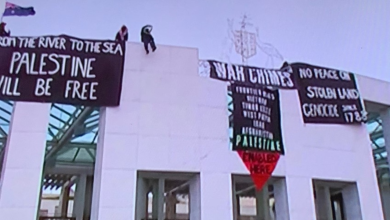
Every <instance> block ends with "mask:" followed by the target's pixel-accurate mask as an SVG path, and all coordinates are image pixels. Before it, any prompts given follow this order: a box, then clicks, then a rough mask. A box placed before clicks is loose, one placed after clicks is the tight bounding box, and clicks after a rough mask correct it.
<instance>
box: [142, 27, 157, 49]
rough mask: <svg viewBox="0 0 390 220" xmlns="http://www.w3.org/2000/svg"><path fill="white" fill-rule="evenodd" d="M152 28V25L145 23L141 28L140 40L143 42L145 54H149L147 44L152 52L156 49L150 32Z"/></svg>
mask: <svg viewBox="0 0 390 220" xmlns="http://www.w3.org/2000/svg"><path fill="white" fill-rule="evenodd" d="M152 28H153V27H152V25H145V26H143V27H142V29H141V41H142V42H143V43H144V47H145V51H146V54H149V44H150V46H151V47H152V51H153V52H154V51H155V50H156V49H157V47H156V44H155V43H154V38H153V36H152V34H151V32H152Z"/></svg>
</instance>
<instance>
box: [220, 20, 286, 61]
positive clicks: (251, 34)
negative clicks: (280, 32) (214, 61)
mask: <svg viewBox="0 0 390 220" xmlns="http://www.w3.org/2000/svg"><path fill="white" fill-rule="evenodd" d="M227 23H228V37H227V39H226V40H227V41H225V49H226V50H225V51H224V52H223V54H222V56H223V57H224V58H225V59H227V61H228V62H229V63H230V56H231V54H232V53H236V54H238V55H240V57H241V64H243V65H248V61H249V59H250V58H254V57H256V55H259V53H262V54H263V55H265V56H266V61H265V64H263V65H264V66H265V67H270V68H274V65H275V61H280V62H282V61H283V60H284V59H283V56H282V55H281V53H279V51H278V50H277V49H276V48H275V47H274V46H273V45H272V44H270V43H266V42H263V41H262V40H261V39H260V30H259V28H258V27H255V25H254V24H253V23H252V22H251V19H250V18H249V16H248V15H245V14H244V15H243V16H242V17H241V18H240V20H239V21H237V22H235V20H234V19H227ZM233 48H234V51H233ZM263 65H261V66H263Z"/></svg>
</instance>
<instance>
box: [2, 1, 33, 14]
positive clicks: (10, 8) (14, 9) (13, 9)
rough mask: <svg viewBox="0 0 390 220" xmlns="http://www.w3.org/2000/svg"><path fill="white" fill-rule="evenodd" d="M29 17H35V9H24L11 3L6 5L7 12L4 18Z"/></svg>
mask: <svg viewBox="0 0 390 220" xmlns="http://www.w3.org/2000/svg"><path fill="white" fill-rule="evenodd" d="M28 15H35V11H34V8H33V7H26V8H24V7H20V6H19V5H15V4H12V3H9V2H7V3H6V4H5V11H4V14H3V16H28Z"/></svg>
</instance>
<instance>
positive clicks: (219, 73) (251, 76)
mask: <svg viewBox="0 0 390 220" xmlns="http://www.w3.org/2000/svg"><path fill="white" fill-rule="evenodd" d="M201 68H202V70H201V72H202V74H207V75H208V76H209V77H210V78H213V79H217V80H222V81H230V82H239V83H242V84H245V85H248V86H251V85H260V86H271V87H274V88H282V89H296V88H297V87H296V83H295V79H294V77H293V76H294V75H293V74H292V71H290V70H289V68H286V69H265V68H259V67H250V66H242V65H232V64H228V63H223V62H219V61H215V60H207V61H203V63H202V64H201Z"/></svg>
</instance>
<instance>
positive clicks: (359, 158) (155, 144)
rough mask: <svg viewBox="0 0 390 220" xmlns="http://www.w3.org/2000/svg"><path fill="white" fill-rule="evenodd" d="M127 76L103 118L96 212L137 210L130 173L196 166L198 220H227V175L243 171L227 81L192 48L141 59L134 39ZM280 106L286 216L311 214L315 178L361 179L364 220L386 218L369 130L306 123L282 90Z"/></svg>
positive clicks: (102, 218) (293, 95)
mask: <svg viewBox="0 0 390 220" xmlns="http://www.w3.org/2000/svg"><path fill="white" fill-rule="evenodd" d="M123 80H124V81H123V85H124V87H123V92H122V99H121V106H120V107H118V108H107V109H106V110H105V112H104V114H102V119H101V120H102V121H103V123H101V124H100V126H103V127H101V128H100V131H101V132H100V136H99V138H100V140H99V146H100V147H99V149H98V151H100V152H104V153H98V155H99V156H98V157H97V160H96V169H95V172H97V173H95V184H99V187H94V190H95V191H94V200H95V202H96V203H95V205H93V208H92V209H93V211H92V212H93V213H96V214H95V215H94V214H92V216H95V217H96V219H99V220H106V219H107V220H108V219H112V218H113V217H114V216H115V217H116V219H121V218H124V217H125V216H128V215H134V204H135V198H134V197H135V193H136V192H135V185H136V177H135V172H136V171H137V170H153V171H156V170H160V171H184V172H200V180H199V181H200V191H199V192H198V193H200V199H199V203H200V204H199V207H200V211H201V214H200V218H199V219H202V220H208V219H210V220H211V219H215V217H217V216H218V218H222V217H223V219H233V218H232V213H233V211H232V207H233V205H232V197H231V192H232V190H231V173H236V174H247V173H248V171H247V170H246V168H245V167H244V165H243V163H242V162H241V160H240V158H239V157H238V156H237V154H236V153H235V152H233V151H231V150H230V149H229V147H228V146H229V145H228V137H229V136H228V112H227V102H226V99H227V95H226V83H223V82H219V81H215V80H212V79H208V78H202V77H200V76H198V53H197V50H196V49H191V48H179V47H169V46H161V45H160V46H159V47H158V49H157V51H156V52H155V53H152V54H150V55H146V54H145V52H144V50H143V47H142V45H141V44H135V43H128V44H127V52H126V64H125V76H124V79H123ZM364 92H365V93H366V96H367V95H368V94H367V93H369V92H370V90H365V91H364ZM368 96H369V95H368ZM281 108H282V126H283V137H284V143H285V149H286V155H285V156H283V157H281V159H280V161H279V164H278V166H277V167H276V170H275V172H274V175H275V176H283V177H286V188H287V193H288V204H289V207H288V210H289V213H290V220H298V219H299V220H306V219H307V220H312V219H314V218H315V208H314V199H313V193H312V192H313V191H312V182H311V181H312V178H315V179H324V180H337V181H350V182H357V185H358V196H359V198H360V205H361V209H362V210H361V212H362V219H378V220H382V219H383V214H382V210H381V208H380V207H381V203H380V197H379V192H378V188H377V187H376V186H377V183H376V176H375V167H374V163H373V159H372V152H371V148H370V141H369V138H368V135H367V131H366V128H365V126H363V125H362V126H347V125H313V124H306V125H305V124H303V121H302V118H301V112H300V107H299V99H298V94H297V91H287V90H282V91H281ZM96 176H97V177H96ZM96 178H97V179H96ZM119 178H120V179H121V181H124V182H127V183H128V184H129V185H128V186H129V187H128V188H127V189H126V190H124V189H123V188H117V187H115V184H116V183H117V182H118V181H119ZM97 180H99V181H97ZM118 184H119V182H118ZM123 195H127V197H128V199H127V200H126V202H125V201H124V200H123V198H122V197H123ZM99 196H100V198H99ZM102 196H103V197H102ZM103 198H104V199H103ZM98 201H100V203H99V202H98ZM302 201H305V202H302ZM356 202H357V203H359V201H356ZM96 204H98V205H96ZM103 210H104V211H103ZM94 219H95V218H94ZM194 220H195V219H194Z"/></svg>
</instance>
